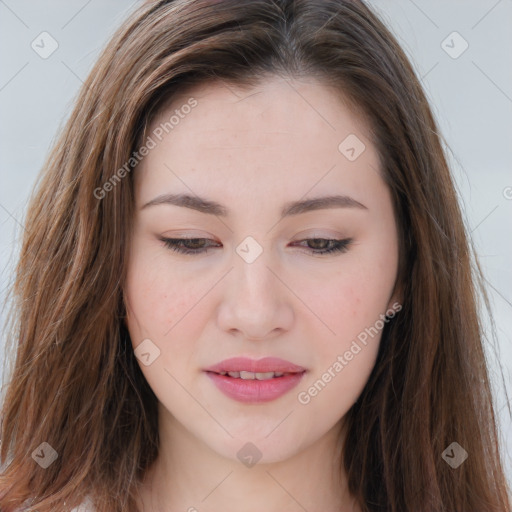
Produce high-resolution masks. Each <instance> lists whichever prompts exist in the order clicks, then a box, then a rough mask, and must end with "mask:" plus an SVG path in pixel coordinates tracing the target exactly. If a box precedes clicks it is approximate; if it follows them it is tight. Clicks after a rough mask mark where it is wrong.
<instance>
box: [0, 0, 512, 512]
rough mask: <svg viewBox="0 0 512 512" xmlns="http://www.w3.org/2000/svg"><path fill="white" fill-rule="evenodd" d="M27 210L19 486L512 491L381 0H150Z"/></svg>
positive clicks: (335, 503) (351, 493) (464, 270)
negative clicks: (375, 6) (373, 2)
mask: <svg viewBox="0 0 512 512" xmlns="http://www.w3.org/2000/svg"><path fill="white" fill-rule="evenodd" d="M25 227H26V234H25V239H24V244H23V248H22V253H21V259H20V263H19V266H18V269H17V280H16V286H15V288H14V296H15V298H16V301H15V302H14V306H13V307H14V310H13V319H14V327H13V334H14V337H13V339H14V341H15V343H16V345H17V356H16V363H15V366H14V370H13V374H12V376H11V381H10V384H9V387H8V389H7V392H6V396H5V401H4V404H3V409H2V419H3V421H2V448H1V458H2V464H4V465H5V469H4V472H3V474H2V476H1V479H0V489H1V495H2V496H1V498H0V508H1V509H2V510H5V511H12V510H20V509H21V510H30V511H33V510H38V511H39V512H43V511H46V510H69V509H70V508H72V507H76V506H78V505H79V504H80V503H88V506H89V507H90V509H91V510H97V511H109V512H110V511H114V510H118V511H125V510H126V511H137V510H155V511H160V510H161V511H163V510H188V511H195V510H199V511H206V510H221V509H222V510H230V509H233V510H238V511H249V510H269V511H270V510H282V509H284V510H291V511H295V510H308V511H310V512H313V511H326V510H329V511H334V510H339V511H384V510H386V511H388V510H389V511H394V512H402V511H406V510H407V511H433V510H436V511H442V510H450V511H461V512H462V511H464V512H467V511H479V512H480V511H500V512H503V511H506V510H509V509H510V502H509V497H508V490H507V486H506V482H505V478H504V474H503V469H502V464H501V461H500V455H499V453H498V443H497V433H496V425H495V417H494V411H493V407H492V400H491V392H490V387H489V379H488V374H487V369H486V366H485V360H484V354H483V348H482V330H481V326H480V323H479V317H478V309H477V302H476V300H477V299H476V289H477V287H476V285H480V277H479V274H478V272H476V271H474V269H473V266H472V262H471V257H470V254H471V253H470V245H469V243H468V238H467V235H466V233H465V231H464V227H463V223H462V220H461V213H460V210H459V207H458V203H457V198H456V194H455V192H454V188H453V184H452V180H451V177H450V173H449V169H448V166H447V163H446V159H445V156H444V154H443V150H442V147H441V144H440V139H439V136H438V134H437V127H436V124H435V121H434V120H433V117H432V114H431V111H430V108H429V105H428V102H427V100H426V98H425V95H424V93H423V91H422V89H421V87H420V85H419V83H418V80H417V78H416V77H415V75H414V72H413V70H412V68H411V66H410V64H409V62H408V61H407V59H406V57H405V55H404V53H403V51H402V50H401V49H400V48H399V46H398V44H397V42H396V40H395V39H394V38H393V36H392V35H391V34H390V32H389V31H388V30H387V29H386V28H385V27H384V26H383V24H382V23H381V22H380V21H379V20H378V19H377V18H376V16H375V15H374V14H373V13H372V12H371V11H370V10H369V9H368V8H367V7H366V6H365V5H364V4H363V3H361V2H359V1H354V0H352V1H348V0H338V1H325V0H297V1H291V0H290V1H286V0H281V1H277V0H274V1H272V0H256V1H252V2H238V1H234V0H220V1H217V2H212V1H211V0H194V1H191V0H188V1H187V0H185V1H181V2H178V1H175V2H168V1H167V2H166V1H160V2H148V3H146V4H145V5H143V6H142V7H140V8H139V9H138V11H137V12H136V13H135V14H134V15H133V16H132V17H131V18H130V20H129V21H128V22H127V23H126V24H125V25H124V26H123V27H122V28H121V29H120V30H119V31H118V32H117V34H116V35H115V36H114V38H113V39H112V41H111V42H110V43H109V44H108V46H107V48H106V50H105V51H104V53H103V55H102V56H101V57H100V59H99V60H98V63H97V65H96V66H95V68H94V69H93V70H92V72H91V74H90V76H89V78H88V80H87V81H86V83H85V85H84V87H83V89H82V91H81V93H80V96H79V98H78V100H77V105H76V107H75V110H74V111H73V113H72V115H71V118H70V120H69V121H68V124H67V126H66V127H65V129H64V132H63V134H62V137H61V139H60V140H59V141H58V142H57V143H56V146H55V148H54V150H53V151H52V153H51V155H50V157H49V159H48V161H47V163H46V165H45V169H44V173H43V175H42V180H41V182H40V183H39V185H38V188H37V190H36V192H35V193H34V196H33V198H32V201H31V204H30V207H29V212H28V218H27V223H26V225H25ZM476 270H478V267H477V268H476ZM473 276H474V277H473ZM20 427H21V428H20Z"/></svg>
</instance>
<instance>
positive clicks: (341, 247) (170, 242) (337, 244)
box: [160, 237, 352, 255]
mask: <svg viewBox="0 0 512 512" xmlns="http://www.w3.org/2000/svg"><path fill="white" fill-rule="evenodd" d="M160 240H161V241H162V242H163V243H164V245H165V247H167V248H168V249H171V250H172V251H174V252H178V253H180V254H191V255H197V254H202V253H205V252H207V250H208V249H209V248H211V247H212V246H211V245H210V246H209V247H201V248H198V249H188V248H187V247H183V246H182V245H181V246H180V244H183V243H184V242H195V243H197V242H198V241H200V240H201V241H202V240H210V239H209V238H164V237H160ZM310 240H315V241H322V242H324V241H325V242H330V243H332V246H331V248H329V249H320V250H315V249H310V252H311V253H312V254H317V255H325V254H332V253H337V252H338V253H344V252H347V251H348V246H349V245H350V244H351V243H352V238H345V239H343V240H336V239H332V238H305V239H304V240H299V241H300V242H307V241H310Z"/></svg>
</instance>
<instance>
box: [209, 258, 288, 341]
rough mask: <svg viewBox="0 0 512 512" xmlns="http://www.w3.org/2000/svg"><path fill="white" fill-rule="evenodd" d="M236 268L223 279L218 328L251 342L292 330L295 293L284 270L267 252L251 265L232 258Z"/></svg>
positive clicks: (241, 259)
mask: <svg viewBox="0 0 512 512" xmlns="http://www.w3.org/2000/svg"><path fill="white" fill-rule="evenodd" d="M232 261H233V266H234V268H233V269H232V270H231V272H229V274H228V275H227V276H226V279H225V280H224V281H225V282H224V284H223V286H224V288H223V291H222V300H221V304H220V307H219V311H218V325H219V327H220V328H221V329H223V330H224V331H225V332H229V333H231V334H233V335H235V334H238V336H240V338H244V339H248V340H263V339H268V338H271V337H275V336H279V335H280V334H282V333H283V332H285V331H287V330H289V329H290V328H291V326H292V323H293V320H294V311H293V304H292V298H293V294H292V292H291V291H290V290H289V289H288V288H287V286H286V284H285V282H286V279H284V278H283V276H281V275H280V273H281V274H282V273H283V272H282V269H281V270H280V267H279V265H277V264H276V262H275V261H271V258H270V255H269V253H268V251H263V252H262V254H260V256H259V257H258V258H257V259H256V260H255V261H253V262H252V263H248V262H247V261H245V260H244V259H243V258H242V257H240V256H239V255H238V254H236V253H235V254H234V255H233V260H232Z"/></svg>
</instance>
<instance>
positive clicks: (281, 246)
mask: <svg viewBox="0 0 512 512" xmlns="http://www.w3.org/2000/svg"><path fill="white" fill-rule="evenodd" d="M165 123H167V124H165ZM149 136H150V138H151V141H150V140H147V141H144V145H145V146H146V151H143V150H141V154H143V153H144V154H146V153H147V154H146V156H145V157H144V158H143V160H142V162H141V164H140V165H139V166H138V168H137V169H136V171H134V172H135V173H136V175H135V183H136V214H135V220H134V229H133V238H132V245H131V253H130V259H129V266H128V275H127V281H126V283H125V296H126V304H127V312H128V319H127V322H128V328H129V332H130V336H131V339H132V342H133V347H134V349H136V352H135V353H136V355H137V358H138V361H139V365H140V368H141V370H142V372H143V373H144V375H145V377H146V379H147V381H148V383H149V385H150V386H151V388H152V389H153V391H154V393H155V395H156V396H157V398H158V400H159V413H160V427H161V428H165V429H166V432H167V433H168V434H170V435H171V436H172V435H174V434H175V435H176V436H179V435H187V436H189V434H192V435H193V436H194V439H195V440H196V441H197V442H199V443H200V444H203V445H205V447H208V448H210V449H211V450H213V451H215V452H216V453H218V454H220V455H222V456H224V457H227V458H230V459H235V458H236V457H238V458H240V457H245V454H244V450H246V451H247V453H249V455H253V454H252V453H250V452H251V450H253V451H254V455H255V456H256V457H260V456H261V462H274V461H278V460H284V459H287V458H289V457H291V456H293V455H295V454H298V453H299V452H301V451H302V450H305V449H306V448H308V447H311V446H313V445H314V444H315V443H318V442H320V441H321V440H322V439H326V438H327V437H328V435H329V434H331V435H332V434H333V432H335V431H337V427H339V426H340V425H342V422H340V420H342V419H343V417H344V415H345V414H346V413H347V411H348V410H349V409H350V407H351V406H352V405H353V404H354V402H355V401H356V400H357V398H358V396H359V395H360V394H361V392H362V390H363V388H364V386H365V384H366V382H367V380H368V377H369V375H370V372H371V370H372V368H373V366H374V363H375V360H376V356H377V351H378V345H379V341H380V336H381V332H382V327H383V326H384V324H385V322H386V321H387V320H386V319H385V317H384V315H385V314H386V312H387V313H388V315H389V314H390V313H391V314H390V316H393V314H394V312H396V311H397V307H396V306H397V304H396V302H395V300H396V297H394V296H392V294H393V288H394V284H395V279H396V276H397V263H398V240H397V231H396V225H395V219H394V216H393V208H392V202H391V198H390V194H389V192H388V189H387V187H386V186H385V184H384V182H383V180H382V178H381V176H380V174H379V173H380V170H379V160H378V156H377V153H376V150H375V148H374V146H373V145H372V144H371V143H370V140H369V131H368V127H367V126H365V124H364V123H363V122H362V120H361V119H360V118H359V117H358V116H355V115H354V114H353V113H352V112H351V111H350V110H349V109H348V108H347V106H345V105H344V104H343V103H342V102H341V101H340V99H339V98H338V97H337V96H336V95H335V93H334V92H333V91H332V90H330V89H328V88H326V87H325V86H323V85H321V84H320V83H318V82H316V81H314V80H308V81H301V82H295V81H287V80H283V79H279V78H272V79H269V80H267V81H265V82H264V83H263V84H262V85H261V86H259V87H257V88H254V89H253V90H251V91H250V92H242V91H241V90H239V89H235V88H233V87H232V86H229V87H228V86H227V85H224V84H222V83H220V82H219V83H209V84H207V85H201V86H196V87H195V88H194V89H192V90H190V91H187V94H182V95H180V96H177V97H175V98H174V99H173V102H172V105H171V106H170V107H169V108H166V109H165V110H164V111H161V112H160V114H159V116H158V117H157V118H156V119H155V120H154V121H153V124H152V126H151V129H150V133H149ZM171 195H172V196H173V197H174V201H171ZM181 195H184V196H188V198H181V199H179V198H178V196H181ZM328 197H332V198H334V199H331V200H327V199H326V198H328ZM177 198H178V199H179V200H177ZM322 198H323V199H322ZM178 203H179V204H178ZM187 238H189V239H190V238H192V239H194V240H191V241H188V242H177V243H176V242H172V241H169V239H187ZM166 240H167V241H166ZM325 240H340V241H341V242H339V243H337V242H328V241H325ZM172 244H174V248H175V249H184V250H188V251H190V253H188V254H186V253H180V252H176V251H174V250H173V249H172V247H173V245H172ZM205 248H206V250H205ZM330 249H338V250H334V251H332V252H325V253H324V254H321V252H322V251H326V250H330ZM398 308H399V307H398ZM231 358H247V359H248V361H242V362H240V361H238V362H237V361H234V362H232V363H231V365H230V364H229V363H225V362H224V361H226V360H228V359H231ZM263 358H279V359H281V360H284V361H286V362H287V363H283V362H282V361H281V362H276V361H275V360H272V359H270V360H268V361H267V364H260V365H259V366H258V363H257V362H256V363H255V361H260V363H261V360H262V359H263ZM214 366H215V368H214V370H215V371H207V369H212V367H214ZM237 370H238V371H240V372H252V373H241V374H240V373H239V375H237V374H236V373H233V374H232V376H230V375H229V374H227V375H222V372H223V371H231V372H237ZM272 371H273V372H274V373H271V372H272ZM276 373H277V376H276V375H275V374H276ZM280 373H282V374H283V375H282V376H279V374H280ZM256 374H257V375H256ZM253 377H256V378H253ZM184 433H185V434H184ZM189 438H190V436H189ZM249 442H250V443H252V444H253V445H255V447H256V449H255V448H254V447H252V446H249V445H246V443H249ZM248 446H249V447H248ZM240 450H241V452H240ZM237 454H238V455H237ZM240 460H241V459H240Z"/></svg>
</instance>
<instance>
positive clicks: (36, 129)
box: [0, 0, 512, 481]
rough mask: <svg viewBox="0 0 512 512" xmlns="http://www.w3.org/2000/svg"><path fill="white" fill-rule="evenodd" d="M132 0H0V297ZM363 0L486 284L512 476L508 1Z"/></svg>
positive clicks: (511, 18)
mask: <svg viewBox="0 0 512 512" xmlns="http://www.w3.org/2000/svg"><path fill="white" fill-rule="evenodd" d="M139 3H140V2H129V1H121V0H109V1H101V0H60V1H58V0H47V1H35V0H33V1H28V0H5V1H3V0H0V42H1V44H0V109H1V118H0V119H1V121H0V130H1V133H0V151H1V158H0V165H1V167H0V173H1V174H0V176H1V181H0V183H1V187H0V271H1V274H0V300H1V299H2V297H3V296H4V293H5V289H6V286H7V285H8V284H9V282H10V281H11V279H12V268H13V264H14V262H15V260H16V252H17V250H18V244H17V240H18V239H19V237H20V235H21V233H22V231H23V219H24V214H25V207H26V202H27V198H28V195H29V193H30V191H31V188H32V186H33V184H34V181H35V178H36V175H37V173H38V171H39V169H40V168H41V165H42V164H43V161H44V159H45V157H46V154H47V151H48V149H49V146H50V143H51V142H52V140H53V139H54V138H55V135H56V133H57V130H58V128H59V127H60V126H62V124H63V121H64V120H65V119H66V118H67V116H68V115H69V112H70V110H71V106H72V102H73V99H74V98H75V96H76V94H77V91H78V89H79V87H80V86H81V84H82V81H83V80H84V79H85V77H86V76H87V74H88V72H89V70H90V68H91V66H92V64H93V62H94V61H95V59H96V58H97V56H98V54H99V51H100V49H101V48H102V47H103V45H104V44H105V43H106V41H107V40H108V39H109V37H110V36H111V35H112V34H113V32H114V31H115V29H116V28H117V27H118V26H119V25H120V23H121V22H122V20H124V19H125V18H126V16H127V14H128V13H129V12H130V11H132V10H133V9H134V8H135V7H136V6H137V5H138V4H139ZM369 3H370V4H371V5H372V6H373V7H374V8H375V10H376V11H377V12H378V13H379V14H380V15H381V17H382V18H383V19H384V21H385V22H386V23H387V25H388V26H389V27H391V29H392V30H393V32H394V33H395V34H396V36H397V37H398V39H399V41H400V42H401V44H402V46H403V47H404V49H405V51H406V52H407V54H408V55H409V57H410V58H411V60H412V61H413V64H414V66H415V68H416V70H417V73H418V75H419V76H420V77H421V79H422V83H423V85H424V87H425V89H426V91H427V94H428V96H429V98H430V100H431V103H432V105H433V109H434V113H435V115H436V117H437V120H438V122H439V125H440V128H441V132H442V134H443V135H444V137H445V139H446V141H447V143H448V145H449V147H450V151H449V157H450V161H451V165H452V170H453V174H454V178H455V180H456V182H457V186H458V188H459V191H460V196H461V201H462V205H463V208H464V212H465V217H466V223H467V226H468V230H469V231H470V232H471V237H472V238H473V241H474V243H475V246H476V248H477V251H478V254H479V257H480V260H481V263H482V265H483V268H484V272H485V275H486V279H487V280H488V283H489V291H490V295H491V301H492V307H493V314H494V317H495V321H496V327H497V334H498V340H499V347H498V348H499V353H496V352H495V351H494V350H493V349H492V346H491V345H490V344H489V345H488V346H487V347H486V348H487V349H488V354H489V363H490V366H491V373H492V377H493V383H494V386H495V396H496V398H495V402H496V405H497V411H499V416H500V424H501V427H502V431H501V435H502V439H503V447H502V452H503V453H504V458H505V463H506V465H507V472H508V475H509V481H512V457H511V455H512V422H511V418H510V412H509V409H508V407H507V405H508V404H507V401H506V395H505V391H504V386H503V384H505V385H506V388H507V389H508V390H509V395H510V390H511V389H512V386H511V374H512V348H511V338H512V314H511V313H512V293H511V291H512V272H511V267H510V262H511V261H512V260H511V255H512V239H511V233H512V231H511V229H510V228H511V222H510V221H511V214H512V173H511V164H512V137H511V134H512V123H511V121H512V66H511V64H512V62H511V60H510V56H511V54H512V52H511V50H512V0H471V1H470V0H465V1H461V0H459V1H456V0H450V1H447V0H437V1H433V0H392V1H391V0H381V1H377V0H372V1H371V2H369ZM43 31H46V32H48V33H50V34H51V36H52V37H53V38H54V39H55V40H56V41H57V43H58V45H59V46H58V49H57V50H56V51H55V52H54V53H53V54H52V55H51V56H50V57H48V58H47V59H43V58H41V57H40V56H39V55H38V54H37V53H36V52H35V51H34V50H33V49H32V48H31V43H32V41H34V40H36V42H37V41H38V40H39V39H36V38H37V37H38V36H39V35H40V34H41V32H43ZM454 31H457V32H458V33H459V34H460V35H461V36H462V38H463V39H464V40H465V41H467V44H468V45H469V46H468V48H467V50H466V51H465V52H464V53H462V54H461V55H460V56H458V58H453V56H456V54H458V53H459V52H460V50H461V49H463V48H464V44H465V43H464V41H463V40H462V39H460V38H458V36H455V37H454V36H450V34H452V33H453V32H454ZM448 36H450V37H448ZM447 37H448V39H447ZM443 41H445V43H443ZM450 47H451V48H450ZM445 50H447V51H448V52H450V53H451V54H452V56H450V55H449V54H448V53H447V51H445ZM2 302H3V301H2ZM3 318H5V315H4V316H3V317H2V318H0V320H1V321H2V322H3V320H2V319H3ZM486 323H487V320H486ZM3 339H4V338H3V337H2V340H3ZM2 343H3V342H2ZM2 343H0V345H2ZM0 349H2V352H1V353H2V357H3V356H4V354H3V347H2V346H0ZM500 363H501V365H502V369H503V377H504V382H503V381H502V378H501V374H500V371H499V364H500ZM469 457H471V454H469Z"/></svg>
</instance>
